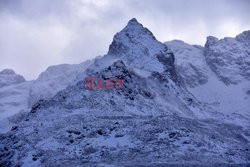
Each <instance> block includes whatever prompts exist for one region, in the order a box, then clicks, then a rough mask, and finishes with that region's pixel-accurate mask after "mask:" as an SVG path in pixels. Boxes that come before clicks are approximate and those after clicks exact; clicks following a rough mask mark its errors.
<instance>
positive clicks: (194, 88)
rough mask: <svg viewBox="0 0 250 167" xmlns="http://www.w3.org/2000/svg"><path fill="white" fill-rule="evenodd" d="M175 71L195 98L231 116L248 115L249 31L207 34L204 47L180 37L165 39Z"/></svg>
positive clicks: (249, 105)
mask: <svg viewBox="0 0 250 167" xmlns="http://www.w3.org/2000/svg"><path fill="white" fill-rule="evenodd" d="M165 44H166V45H167V46H168V47H169V48H170V49H171V50H172V51H173V53H174V55H175V59H176V61H175V66H176V69H177V72H178V73H179V74H180V76H181V77H182V78H183V81H184V84H185V86H186V87H187V89H188V90H189V92H191V93H192V94H193V95H194V96H195V97H196V98H197V99H199V100H200V101H202V102H205V103H208V104H209V105H210V106H211V107H213V108H214V109H215V110H217V111H219V112H221V113H224V114H233V115H234V117H245V116H247V117H249V116H250V115H249V107H250V97H249V90H250V84H249V83H250V81H249V67H250V66H249V58H250V56H249V55H250V54H249V53H250V52H249V31H246V32H243V33H241V34H239V35H238V36H236V37H235V38H224V39H221V40H219V39H217V38H216V37H212V36H210V37H208V38H207V42H206V45H205V47H204V48H203V47H201V46H196V45H189V44H186V43H184V42H182V41H176V40H175V41H170V42H166V43H165Z"/></svg>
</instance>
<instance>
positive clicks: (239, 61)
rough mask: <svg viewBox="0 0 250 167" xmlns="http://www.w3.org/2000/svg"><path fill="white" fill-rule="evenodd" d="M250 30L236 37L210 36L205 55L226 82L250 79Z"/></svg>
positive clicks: (217, 73) (209, 63) (234, 82)
mask: <svg viewBox="0 0 250 167" xmlns="http://www.w3.org/2000/svg"><path fill="white" fill-rule="evenodd" d="M249 32H250V31H245V32H243V33H241V34H240V35H238V36H237V37H236V38H229V37H227V38H223V39H220V40H218V39H217V38H215V37H208V38H207V42H206V44H205V57H206V61H207V63H208V65H209V66H210V68H211V69H212V70H213V71H214V72H215V74H216V75H217V76H218V77H219V78H220V80H221V81H223V82H224V83H225V84H227V85H229V84H237V83H239V82H242V81H244V80H245V79H247V80H250V66H249V64H250V57H249V54H250V47H249V41H250V40H249V39H250V33H249Z"/></svg>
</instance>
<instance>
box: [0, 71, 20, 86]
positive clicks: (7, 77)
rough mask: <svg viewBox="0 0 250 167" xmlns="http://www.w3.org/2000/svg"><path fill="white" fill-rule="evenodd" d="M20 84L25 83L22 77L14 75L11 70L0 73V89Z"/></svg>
mask: <svg viewBox="0 0 250 167" xmlns="http://www.w3.org/2000/svg"><path fill="white" fill-rule="evenodd" d="M22 82H25V79H24V77H23V76H21V75H18V74H16V73H15V72H14V70H12V69H4V70H2V71H1V72H0V88H1V87H4V86H9V85H12V84H18V83H22Z"/></svg>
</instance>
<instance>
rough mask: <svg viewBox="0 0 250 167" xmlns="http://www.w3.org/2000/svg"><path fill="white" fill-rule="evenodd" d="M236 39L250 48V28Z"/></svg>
mask: <svg viewBox="0 0 250 167" xmlns="http://www.w3.org/2000/svg"><path fill="white" fill-rule="evenodd" d="M236 40H238V41H241V42H244V43H246V44H247V46H248V47H249V48H250V30H248V31H244V32H242V33H241V34H239V35H237V36H236Z"/></svg>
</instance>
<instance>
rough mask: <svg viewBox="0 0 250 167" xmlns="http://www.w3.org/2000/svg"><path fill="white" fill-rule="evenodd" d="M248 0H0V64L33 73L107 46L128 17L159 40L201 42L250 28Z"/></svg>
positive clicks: (88, 56)
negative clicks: (210, 37) (209, 36)
mask: <svg viewBox="0 0 250 167" xmlns="http://www.w3.org/2000/svg"><path fill="white" fill-rule="evenodd" d="M249 11H250V1H248V0H210V1H202V0H143V1H142V0H72V1H68V0H53V1H51V0H36V1H33V0H1V1H0V19H1V24H0V36H1V38H0V59H1V62H0V70H1V69H3V68H7V67H8V68H13V69H15V70H16V71H17V72H19V73H21V74H23V75H24V76H25V77H26V78H28V79H32V78H35V77H37V75H38V74H39V73H40V72H42V71H43V70H44V69H45V67H47V66H49V65H54V64H60V63H80V62H82V61H84V60H86V59H91V58H94V57H95V56H98V55H103V54H105V53H106V52H107V49H108V46H109V44H110V43H111V41H112V38H113V35H114V34H115V33H116V32H118V31H120V30H121V29H122V28H123V27H124V26H125V25H126V23H127V21H128V20H129V19H131V18H132V17H136V18H137V19H138V20H139V21H140V22H141V23H142V24H143V25H144V26H146V27H148V28H149V29H150V30H151V31H152V32H153V33H154V35H155V36H156V38H158V39H159V40H160V41H163V42H164V41H168V40H172V39H181V40H184V41H186V42H189V43H192V44H194V43H197V44H201V45H203V44H204V42H205V39H206V36H208V35H214V36H218V37H219V38H221V37H224V36H234V35H236V34H237V33H240V32H241V31H243V30H247V29H250V17H249V16H248V15H249V14H248V12H249Z"/></svg>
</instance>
